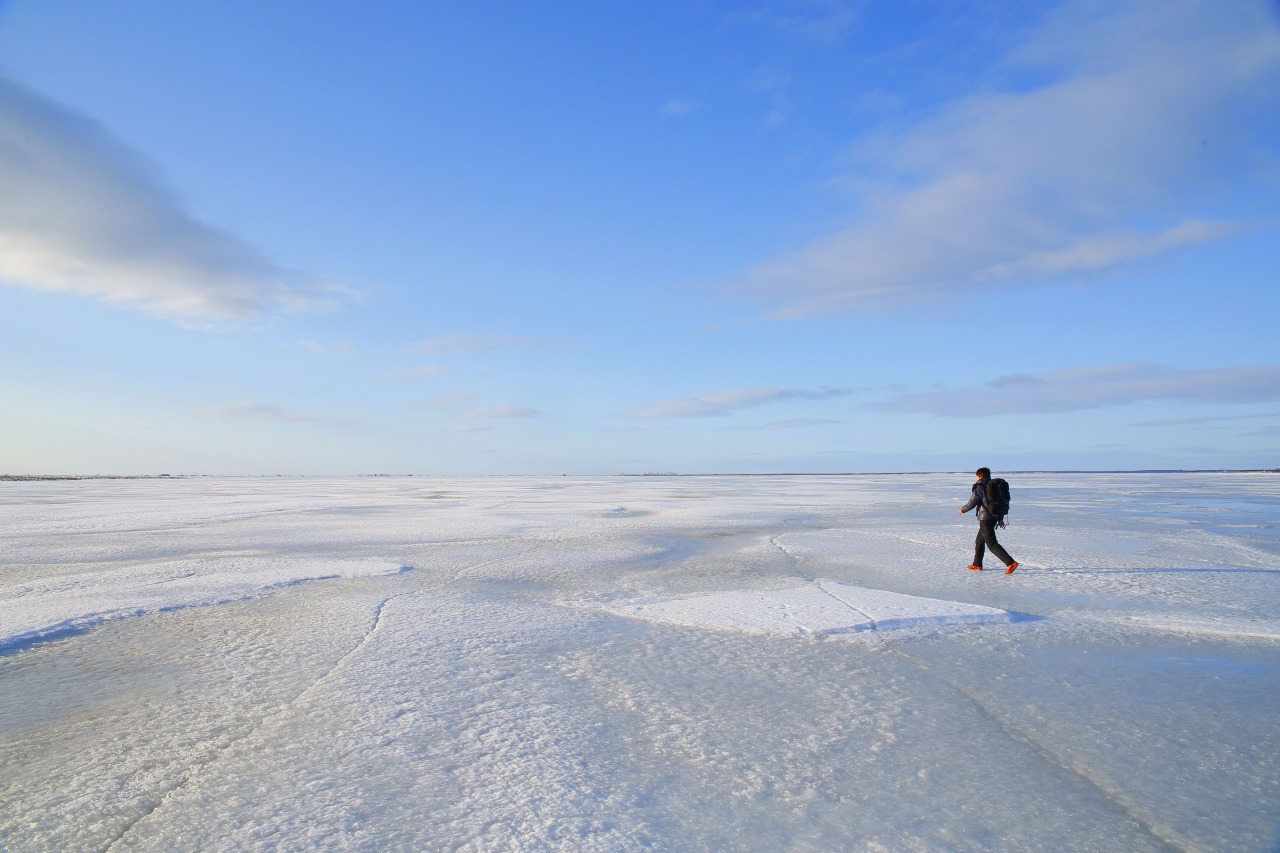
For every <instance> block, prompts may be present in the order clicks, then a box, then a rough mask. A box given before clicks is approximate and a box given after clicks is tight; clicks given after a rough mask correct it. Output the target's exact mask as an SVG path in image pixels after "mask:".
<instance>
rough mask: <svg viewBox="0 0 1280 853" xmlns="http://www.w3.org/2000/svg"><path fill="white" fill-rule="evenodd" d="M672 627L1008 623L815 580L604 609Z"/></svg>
mask: <svg viewBox="0 0 1280 853" xmlns="http://www.w3.org/2000/svg"><path fill="white" fill-rule="evenodd" d="M608 609H609V610H610V612H613V613H617V614H618V615H620V616H633V617H636V618H639V619H649V620H652V621H655V622H667V623H670V624H673V625H687V626H690V627H697V628H718V629H721V630H729V631H746V632H748V633H753V634H783V635H786V634H798V635H810V634H841V633H853V632H856V631H872V630H876V629H882V630H883V629H889V628H908V627H920V626H924V625H934V626H937V625H961V624H970V625H971V624H977V623H984V622H985V623H991V622H1009V621H1012V618H1013V617H1012V616H1011V615H1010V614H1009V613H1007V612H1005V611H1003V610H1000V609H998V608H995V607H983V606H981V605H977V604H965V603H963V602H959V601H940V600H938V599H935V598H924V597H922V596H919V595H902V594H900V593H896V592H887V591H885V590H879V589H867V588H865V587H860V586H853V585H851V584H847V583H839V582H837V581H830V580H822V579H817V580H814V581H813V582H811V583H808V584H805V585H803V586H792V587H786V588H783V589H762V590H730V591H727V592H715V593H709V594H707V595H697V596H692V597H688V598H676V599H671V600H667V601H654V602H649V603H643V604H628V605H615V606H613V607H610V608H608Z"/></svg>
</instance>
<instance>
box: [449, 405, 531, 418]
mask: <svg viewBox="0 0 1280 853" xmlns="http://www.w3.org/2000/svg"><path fill="white" fill-rule="evenodd" d="M537 416H538V410H537V409H535V408H533V407H532V406H523V405H518V404H512V405H506V406H486V407H484V408H480V409H470V410H468V411H465V412H462V413H460V414H459V415H458V420H462V421H505V420H511V419H512V418H533V417H537Z"/></svg>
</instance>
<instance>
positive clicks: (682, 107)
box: [662, 98, 702, 118]
mask: <svg viewBox="0 0 1280 853" xmlns="http://www.w3.org/2000/svg"><path fill="white" fill-rule="evenodd" d="M700 109H702V104H700V103H698V102H697V101H694V100H692V99H690V98H668V99H667V100H666V101H665V102H663V104H662V114H663V115H665V116H670V117H671V118H684V117H685V116H691V115H693V114H694V113H696V112H698V110H700Z"/></svg>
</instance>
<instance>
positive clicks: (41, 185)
mask: <svg viewBox="0 0 1280 853" xmlns="http://www.w3.org/2000/svg"><path fill="white" fill-rule="evenodd" d="M0 188H2V189H0V280H3V281H7V282H9V283H11V284H15V285H19V286H23V287H28V288H32V289H36V290H47V291H60V292H67V293H76V294H81V295H84V296H94V297H98V298H100V299H104V300H106V301H109V302H116V303H124V304H128V305H134V306H138V307H142V308H144V309H146V310H149V311H151V312H154V313H157V314H165V315H173V316H177V317H187V318H201V319H244V318H248V317H251V316H253V315H255V314H258V313H260V312H263V311H268V310H286V311H293V310H304V309H311V308H316V307H326V306H330V305H333V304H335V297H336V296H337V295H338V290H337V289H336V288H326V287H321V286H317V285H315V284H314V283H311V282H307V281H305V280H304V279H303V278H302V277H301V276H299V275H297V274H295V273H291V272H289V271H287V270H284V269H282V268H280V267H278V266H276V265H275V264H274V263H272V262H271V261H270V260H268V259H267V258H266V257H264V256H263V255H262V254H261V253H260V252H258V251H257V250H256V249H254V248H253V247H251V246H249V245H247V244H245V243H243V242H241V241H240V240H237V239H236V238H234V237H232V236H230V235H228V234H225V233H223V232H221V231H219V230H217V229H215V228H213V227H211V226H209V225H206V224H204V223H202V222H200V221H198V220H197V219H195V218H193V217H192V216H191V215H190V214H188V213H187V212H186V211H185V210H183V209H182V206H181V204H180V203H179V202H178V201H177V200H176V199H175V198H174V197H173V196H172V195H171V194H170V192H169V191H168V190H167V189H166V188H165V187H164V186H163V183H162V182H161V180H160V178H159V177H158V175H157V173H156V169H155V168H154V167H153V166H152V165H151V164H149V163H148V162H146V161H145V160H144V159H143V158H142V157H141V156H140V155H138V154H137V153H136V152H135V151H133V150H131V149H130V148H129V147H128V146H127V145H126V144H125V143H123V142H121V141H120V140H119V139H117V138H115V137H114V136H112V135H111V134H110V133H109V132H108V131H107V130H106V129H105V128H103V127H102V126H101V125H100V124H98V123H97V122H96V121H94V120H92V119H90V118H88V117H86V116H84V115H81V114H79V113H77V112H75V111H73V110H71V109H69V108H67V107H64V106H61V105H59V104H56V103H54V102H52V101H50V100H48V99H47V98H44V97H42V96H41V95H39V94H37V93H36V92H33V91H31V90H30V89H28V88H26V87H24V86H22V85H21V84H19V83H17V82H15V81H13V80H10V79H7V78H5V77H3V76H0Z"/></svg>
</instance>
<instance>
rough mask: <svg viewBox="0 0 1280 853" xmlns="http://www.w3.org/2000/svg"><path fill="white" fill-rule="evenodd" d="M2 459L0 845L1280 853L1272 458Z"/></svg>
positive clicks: (1278, 489) (1277, 541)
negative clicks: (976, 567)
mask: <svg viewBox="0 0 1280 853" xmlns="http://www.w3.org/2000/svg"><path fill="white" fill-rule="evenodd" d="M1005 476H1007V478H1008V479H1009V480H1010V482H1011V485H1012V486H1013V496H1014V504H1013V512H1012V516H1011V523H1010V526H1009V528H1008V529H1007V530H1005V531H1002V532H1001V540H1002V542H1004V543H1005V544H1006V546H1007V547H1008V548H1009V550H1010V551H1011V553H1012V554H1013V555H1014V557H1015V558H1017V559H1018V560H1019V561H1020V562H1021V567H1020V568H1019V569H1018V571H1017V572H1015V573H1014V574H1012V575H1005V574H1004V573H1003V572H1001V571H986V572H971V571H968V570H967V569H965V565H966V564H967V563H968V562H969V560H970V557H971V556H972V552H971V548H972V542H973V536H974V532H975V522H974V520H973V518H972V516H965V517H959V516H957V515H956V513H955V508H956V507H957V506H958V505H960V504H961V503H963V502H964V500H965V499H966V498H967V496H968V486H969V482H970V481H971V477H966V476H965V475H963V474H958V475H898V476H888V475H885V476H853V477H840V476H829V477H822V476H816V477H599V478H573V477H546V478H537V477H516V478H499V477H487V478H475V479H462V478H458V479H445V478H421V477H418V478H398V479H382V478H378V479H375V478H352V479H291V478H270V479H265V478H262V479H214V478H191V479H178V478H175V479H166V480H82V481H59V482H0V637H2V638H3V640H2V642H3V645H0V759H2V762H3V764H2V766H3V773H0V849H3V850H6V851H105V850H111V851H172V850H219V851H221V850H255V851H257V850H261V851H266V850H291V851H292V850H360V851H386V850H431V851H436V850H439V851H446V850H447V851H493V850H504V851H548V850H557V851H558V850H565V851H686V850H868V851H876V850H881V851H888V850H892V851H899V850H901V851H909V850H947V851H954V850H965V851H979V850H1026V851H1059V850H1073V851H1090V850H1097V851H1112V850H1126V851H1144V850H1170V849H1174V850H1232V851H1274V850H1276V849H1277V848H1278V846H1280V715H1277V714H1276V713H1275V709H1276V707H1277V706H1278V705H1280V476H1277V475H1268V474H1177V475H1174V474H1163V475H1156V474H1142V475H1139V474H1123V475H1122V474H1073V475H1055V474H1034V475H1032V474H1027V475H1008V474H1005Z"/></svg>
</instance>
